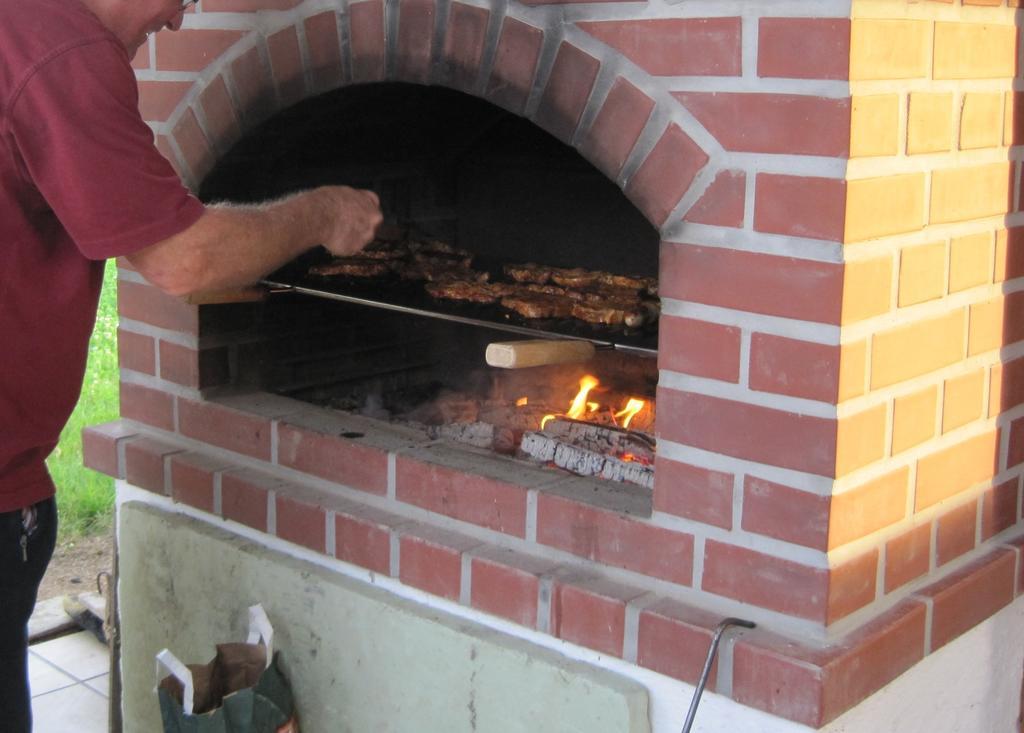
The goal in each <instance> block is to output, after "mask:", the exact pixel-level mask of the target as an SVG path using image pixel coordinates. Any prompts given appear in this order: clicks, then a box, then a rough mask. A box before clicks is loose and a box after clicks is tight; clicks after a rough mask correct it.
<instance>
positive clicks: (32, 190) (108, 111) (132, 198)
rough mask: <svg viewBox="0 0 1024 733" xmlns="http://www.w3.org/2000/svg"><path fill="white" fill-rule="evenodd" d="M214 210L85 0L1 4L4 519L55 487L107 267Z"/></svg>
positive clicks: (0, 438) (0, 492) (0, 490)
mask: <svg viewBox="0 0 1024 733" xmlns="http://www.w3.org/2000/svg"><path fill="white" fill-rule="evenodd" d="M202 212H203V206H202V204H200V203H199V201H198V200H196V199H195V198H194V197H192V196H191V195H189V193H188V191H187V190H186V189H185V188H184V187H183V186H182V184H181V182H180V181H179V179H178V177H177V175H176V174H175V173H174V171H173V169H172V168H171V167H170V165H169V164H168V163H167V161H165V160H164V159H163V157H161V156H160V154H159V153H158V152H157V151H156V150H155V148H154V146H153V134H152V131H151V130H150V128H149V127H148V126H147V125H146V124H145V122H143V121H142V118H141V117H140V116H139V112H138V88H137V86H136V83H135V76H134V73H133V71H132V68H131V62H130V59H129V58H128V53H127V51H126V50H125V48H124V47H123V46H122V45H121V44H120V42H119V41H118V40H117V38H116V37H114V36H113V35H112V34H111V33H110V32H109V31H108V30H106V28H104V27H103V25H101V24H100V22H99V20H98V19H97V18H96V17H95V16H94V15H92V14H91V13H90V12H89V11H88V10H86V9H85V7H84V6H82V5H80V4H79V3H78V2H77V1H76V0H31V2H24V0H20V1H18V2H15V1H14V0H0V512H6V511H12V510H14V509H17V508H19V507H23V506H25V505H27V504H30V503H34V502H36V501H40V500H42V499H45V498H47V497H49V496H51V495H52V494H53V492H54V487H53V482H52V481H51V480H50V477H49V475H48V473H47V471H46V465H45V463H44V460H45V458H46V456H47V455H49V453H50V451H52V450H53V447H54V446H55V445H56V443H57V439H58V437H59V435H60V431H61V428H62V427H63V426H64V423H65V422H66V421H67V418H68V416H69V415H70V414H71V411H72V409H73V408H74V406H75V402H76V401H77V398H78V393H79V389H80V388H81V384H82V377H83V375H84V372H85V362H86V354H87V350H88V342H89V335H90V333H91V331H92V328H93V324H94V321H95V318H96V304H97V302H98V299H99V292H100V286H101V284H102V275H103V260H104V259H106V258H108V257H116V256H120V255H125V254H130V253H132V252H135V251H137V250H139V249H142V248H144V247H147V246H149V245H152V244H155V243H156V242H159V241H161V240H163V239H165V238H167V237H169V236H171V235H173V234H177V233H178V232H180V231H182V230H184V229H186V228H187V227H189V226H190V225H191V224H193V223H194V222H195V221H196V220H197V219H198V218H199V217H200V216H201V214H202Z"/></svg>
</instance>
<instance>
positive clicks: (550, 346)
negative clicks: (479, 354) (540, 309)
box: [484, 339, 594, 369]
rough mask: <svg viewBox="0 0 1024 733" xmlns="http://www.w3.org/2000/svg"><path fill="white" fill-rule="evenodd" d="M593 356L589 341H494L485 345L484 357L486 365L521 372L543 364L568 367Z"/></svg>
mask: <svg viewBox="0 0 1024 733" xmlns="http://www.w3.org/2000/svg"><path fill="white" fill-rule="evenodd" d="M593 356H594V345H593V344H592V343H590V342H589V341H551V340H547V339H536V340H532V341H498V342H495V343H493V344H488V345H487V351H486V352H485V353H484V359H486V361H487V363H488V365H490V366H492V367H500V368H502V369H523V368H525V367H534V366H545V365H547V364H568V363H572V362H579V361H588V360H590V359H591V358H593Z"/></svg>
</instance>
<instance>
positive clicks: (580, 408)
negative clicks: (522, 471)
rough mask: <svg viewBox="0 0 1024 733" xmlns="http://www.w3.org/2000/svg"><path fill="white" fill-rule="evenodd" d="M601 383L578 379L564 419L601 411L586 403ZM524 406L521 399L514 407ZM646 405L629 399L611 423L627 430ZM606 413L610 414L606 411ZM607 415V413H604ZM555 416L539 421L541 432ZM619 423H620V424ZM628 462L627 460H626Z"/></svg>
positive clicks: (580, 417)
mask: <svg viewBox="0 0 1024 733" xmlns="http://www.w3.org/2000/svg"><path fill="white" fill-rule="evenodd" d="M599 384H601V382H600V381H599V380H598V378H597V377H595V376H593V375H592V374H586V375H584V376H583V377H582V378H581V379H580V389H579V391H578V392H577V393H576V396H575V397H573V399H572V404H570V405H569V409H568V410H567V411H566V412H565V414H564V417H567V418H570V419H572V420H582V419H585V418H586V416H587V415H588V414H591V413H596V412H598V411H599V410H600V409H601V405H600V403H598V402H588V401H587V397H589V396H590V392H591V390H593V389H594V388H595V387H597V386H598V385H599ZM525 404H526V398H525V397H521V398H520V399H519V400H518V401H516V405H518V406H522V405H525ZM646 404H647V403H646V402H645V401H644V400H641V399H639V398H637V397H630V398H629V400H628V401H627V402H626V406H625V407H624V408H622V409H621V410H620V411H619V412H614V413H612V421H613V422H614V423H615V424H616V425H621V427H623V428H628V427H629V423H630V422H631V421H632V420H633V418H634V417H635V416H636V415H637V413H639V412H640V411H641V410H642V409H644V406H645V405H646ZM608 412H612V411H611V410H608ZM606 414H607V413H606ZM555 417H557V415H545V416H544V417H543V418H542V419H541V421H540V428H541V430H543V429H544V426H545V425H547V424H548V423H549V422H551V421H552V420H554V419H555ZM620 421H621V422H620ZM627 460H628V459H627Z"/></svg>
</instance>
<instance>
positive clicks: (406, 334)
mask: <svg viewBox="0 0 1024 733" xmlns="http://www.w3.org/2000/svg"><path fill="white" fill-rule="evenodd" d="M322 184H346V185H351V186H357V187H363V188H369V189H372V190H374V191H376V192H377V193H378V195H379V196H380V197H381V203H382V208H383V210H384V214H385V221H386V222H387V225H388V227H387V228H388V232H389V233H388V235H387V236H386V237H384V238H382V239H381V240H380V241H378V242H375V243H374V244H372V245H371V247H370V249H372V250H374V252H375V254H374V256H373V257H365V258H359V259H358V260H357V261H356V262H355V263H352V262H349V263H340V266H339V263H338V262H337V261H335V260H332V258H330V257H329V256H328V255H327V253H326V252H324V251H323V250H320V251H314V252H311V253H309V254H308V255H306V256H304V257H302V258H299V259H298V260H296V261H295V262H292V263H290V264H289V265H288V266H286V267H285V268H282V270H281V271H279V272H278V273H274V274H273V275H271V276H270V277H269V278H268V282H271V283H274V285H275V290H280V291H282V292H279V293H276V294H273V295H271V296H270V298H268V299H267V300H266V301H265V302H264V303H262V304H260V305H259V306H258V308H259V313H258V318H257V324H258V325H257V326H256V328H255V333H254V338H253V339H252V342H251V343H250V344H249V345H247V346H246V348H244V349H240V350H239V354H238V358H237V359H236V363H235V365H234V372H235V373H234V375H233V381H234V382H235V384H236V385H238V386H245V387H250V388H253V387H254V388H258V389H261V390H265V391H269V392H274V393H278V394H282V395H287V396H289V397H292V398H295V399H299V400H302V401H306V402H310V403H313V404H316V405H320V406H323V407H327V408H331V409H338V410H344V411H347V412H353V413H358V414H362V415H365V416H369V417H373V418H377V419H381V420H386V421H389V422H395V423H400V424H403V425H408V426H412V427H417V428H420V429H422V430H423V431H425V432H426V433H427V434H428V435H429V436H430V437H432V438H437V439H442V440H447V441H454V442H457V443H461V444H465V445H471V446H474V447H476V448H485V449H489V450H493V451H495V452H498V453H502V454H506V455H514V456H518V457H520V458H523V459H526V460H531V461H535V462H540V463H544V464H548V465H553V466H556V467H558V468H560V469H565V470H568V471H571V472H573V473H576V474H579V475H585V476H598V477H602V478H606V479H610V480H615V481H626V482H630V483H634V484H639V485H641V486H645V487H648V488H651V487H653V470H654V469H653V465H654V453H655V438H654V433H655V429H654V424H655V400H654V395H655V389H656V385H657V364H656V359H655V358H654V357H655V356H656V354H657V333H658V328H657V325H658V310H659V303H658V300H657V273H658V245H659V238H658V233H657V231H656V230H655V229H654V228H653V227H652V226H651V225H650V224H649V223H648V222H647V221H646V219H644V217H643V216H642V215H641V214H640V213H639V212H638V211H637V210H636V209H635V208H634V207H633V205H632V204H631V203H630V202H629V201H628V200H627V199H626V197H625V196H624V195H623V194H622V192H621V191H620V190H619V188H618V187H617V186H616V185H615V184H614V183H613V182H611V181H610V180H608V179H607V178H606V177H605V176H604V175H603V174H602V173H601V172H599V171H598V170H597V169H595V168H594V167H593V166H591V165H590V164H589V163H588V162H587V161H586V160H584V159H583V158H582V156H580V155H579V153H577V152H576V151H575V150H574V149H573V148H571V147H569V146H567V145H565V144H563V143H561V142H559V141H558V140H556V139H555V138H553V137H551V136H550V135H548V134H547V133H546V132H544V131H543V130H541V129H540V128H538V127H536V126H535V125H533V124H532V123H530V122H529V121H528V120H526V119H524V118H520V117H518V116H516V115H513V114H510V113H508V112H506V111H504V110H502V109H500V108H498V107H495V106H493V105H491V104H489V103H487V102H485V101H482V100H480V99H477V98H475V97H471V96H469V95H465V94H462V93H459V92H454V91H451V90H447V89H442V88H430V87H421V86H415V85H408V84H374V85H363V86H355V87H347V88H345V89H342V90H339V91H336V92H331V93H328V94H325V95H321V96H320V97H317V98H314V99H311V100H307V101H305V102H302V103H300V104H298V105H296V106H294V107H292V108H290V109H288V110H286V111H284V112H282V113H279V114H277V115H275V116H274V117H273V118H271V119H270V120H268V121H266V122H264V123H263V124H262V125H260V126H258V127H256V128H254V129H253V130H252V131H251V132H250V133H248V134H247V135H246V137H245V138H244V139H242V140H241V141H240V142H239V143H237V144H236V145H235V146H234V148H233V149H232V150H230V151H229V152H228V153H226V154H225V155H224V156H223V157H222V159H221V160H220V162H219V163H218V165H217V166H216V167H215V169H214V170H213V171H212V172H211V174H210V175H209V176H208V177H207V179H206V180H205V181H204V183H203V185H202V187H201V189H200V197H201V198H202V199H203V200H205V201H218V200H231V201H259V200H264V199H267V198H272V197H276V196H280V195H284V194H286V193H289V192H291V191H295V190H299V189H303V188H308V187H310V186H315V185H322ZM466 292H469V293H470V295H469V296H468V297H467V296H466V295H465V293H466ZM481 293H483V295H481ZM549 308H553V310H549ZM537 339H544V340H546V341H549V342H550V341H558V342H564V341H565V340H569V341H572V342H576V343H589V344H593V345H594V349H593V350H592V352H588V353H587V354H586V356H585V357H584V360H579V359H577V360H573V361H572V362H571V363H562V364H552V365H542V366H531V367H529V368H522V369H505V368H496V367H494V366H490V365H489V364H488V360H487V359H486V358H485V354H487V353H488V347H489V346H491V345H493V344H496V343H500V344H506V343H514V344H519V345H521V342H523V341H524V340H537ZM511 348H516V347H511Z"/></svg>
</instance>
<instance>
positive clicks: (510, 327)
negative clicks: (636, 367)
mask: <svg viewBox="0 0 1024 733" xmlns="http://www.w3.org/2000/svg"><path fill="white" fill-rule="evenodd" d="M261 283H262V284H263V285H266V286H268V287H270V288H272V289H274V290H276V291H283V292H291V293H298V294H300V295H311V296H313V297H316V298H326V299H328V300H340V301H342V302H345V303H354V304H355V305H363V306H368V307H370V308H383V309H385V310H390V311H395V312H397V313H405V314H407V315H413V316H423V317H425V318H437V319H439V320H442V321H453V322H455V323H462V324H465V325H468V326H482V327H484V328H493V329H495V330H498V331H507V332H510V333H517V334H520V335H522V336H533V337H534V338H536V337H538V336H547V337H549V338H554V339H572V340H574V341H590V342H591V343H594V344H597V345H598V346H603V347H607V348H614V349H615V350H617V351H626V352H633V353H636V354H641V355H643V356H656V355H657V354H658V350H657V349H647V348H644V347H642V346H630V345H629V344H617V343H614V342H611V341H607V340H596V339H591V338H587V337H586V336H573V335H569V334H562V333H555V332H553V331H545V330H543V329H538V328H529V327H527V326H517V325H515V324H513V323H498V322H496V321H486V320H482V319H480V318H469V317H467V316H456V315H451V314H449V313H439V312H437V311H432V310H427V309H425V308H414V307H412V306H408V305H399V304H397V303H387V302H384V301H380V300H372V299H370V298H360V297H358V296H355V295H345V294H343V293H334V292H331V291H330V290H319V289H317V288H307V287H305V286H302V285H292V284H291V283H282V282H277V281H274V280H263V281H261Z"/></svg>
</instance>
